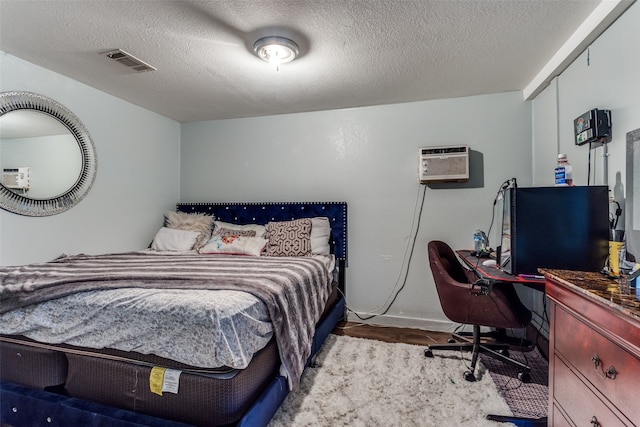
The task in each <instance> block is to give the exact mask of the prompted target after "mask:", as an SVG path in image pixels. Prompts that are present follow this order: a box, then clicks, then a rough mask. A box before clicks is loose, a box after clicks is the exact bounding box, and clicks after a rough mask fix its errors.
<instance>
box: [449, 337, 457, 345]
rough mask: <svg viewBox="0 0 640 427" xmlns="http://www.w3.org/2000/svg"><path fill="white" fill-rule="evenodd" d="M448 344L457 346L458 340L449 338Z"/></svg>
mask: <svg viewBox="0 0 640 427" xmlns="http://www.w3.org/2000/svg"><path fill="white" fill-rule="evenodd" d="M447 342H448V343H449V344H455V342H456V340H454V339H453V338H449V339H448V340H447Z"/></svg>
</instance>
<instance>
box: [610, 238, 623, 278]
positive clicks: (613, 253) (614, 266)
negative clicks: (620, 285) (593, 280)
mask: <svg viewBox="0 0 640 427" xmlns="http://www.w3.org/2000/svg"><path fill="white" fill-rule="evenodd" d="M622 245H624V242H612V241H609V274H611V275H613V276H618V275H619V274H620V253H621V252H622Z"/></svg>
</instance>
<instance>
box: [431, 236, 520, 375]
mask: <svg viewBox="0 0 640 427" xmlns="http://www.w3.org/2000/svg"><path fill="white" fill-rule="evenodd" d="M428 253H429V264H430V267H431V272H432V273H433V279H434V280H435V284H436V290H437V291H438V297H439V299H440V304H441V306H442V310H443V311H444V314H445V315H446V316H447V318H448V319H449V320H451V321H453V322H456V323H460V324H465V325H473V333H472V334H468V333H454V334H453V335H452V339H450V340H449V343H448V344H433V345H430V346H428V347H427V348H426V349H425V351H424V355H425V356H426V357H433V350H456V351H461V350H462V351H472V358H471V366H470V368H469V370H468V371H466V372H465V373H464V379H465V380H467V381H475V380H476V378H475V375H474V372H475V367H476V362H477V360H478V355H479V354H483V355H487V356H490V357H494V358H497V359H499V360H501V361H503V362H504V363H508V364H509V365H512V366H515V367H516V368H517V369H518V378H519V379H520V380H521V381H523V382H528V381H530V378H531V377H530V373H529V372H530V371H531V368H530V367H529V366H527V365H525V364H523V363H520V362H519V361H517V360H514V359H511V358H509V356H508V349H509V343H507V342H492V343H482V341H481V340H482V338H484V337H486V336H492V337H493V338H496V337H500V338H503V339H505V338H507V337H506V334H504V329H516V328H525V327H526V326H527V325H528V324H529V322H530V321H531V311H530V310H529V309H527V308H526V307H525V306H524V305H523V304H522V302H521V301H520V299H519V298H518V295H517V294H516V291H515V289H514V288H513V285H512V284H509V283H498V284H495V286H490V284H488V283H485V284H478V279H479V277H478V276H476V274H475V273H474V272H473V271H471V270H469V269H466V268H464V267H463V266H462V264H460V261H458V258H457V257H456V254H455V253H454V252H453V250H452V249H451V248H450V247H449V245H447V244H446V243H444V242H441V241H438V240H434V241H431V242H429V244H428ZM481 326H487V327H491V328H497V332H496V331H493V332H490V333H482V334H481V333H480V327H481ZM469 335H471V336H472V339H471V340H470V339H469V338H468V336H469ZM500 338H498V339H500ZM507 339H508V338H507ZM485 341H486V340H485ZM518 341H519V342H520V344H524V343H526V344H527V345H530V343H529V342H528V341H526V340H521V339H518Z"/></svg>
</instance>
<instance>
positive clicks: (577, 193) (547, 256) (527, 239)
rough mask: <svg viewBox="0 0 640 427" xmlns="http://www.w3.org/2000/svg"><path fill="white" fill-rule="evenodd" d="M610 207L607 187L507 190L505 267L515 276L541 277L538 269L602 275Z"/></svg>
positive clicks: (502, 262) (502, 250)
mask: <svg viewBox="0 0 640 427" xmlns="http://www.w3.org/2000/svg"><path fill="white" fill-rule="evenodd" d="M608 203H609V195H608V188H607V186H584V187H583V186H581V187H518V188H508V189H506V190H505V191H504V195H503V205H502V208H503V209H502V238H501V242H500V251H499V253H500V266H501V267H502V269H503V270H504V271H506V272H507V273H509V274H513V275H520V274H525V275H539V274H540V273H539V272H538V268H554V269H563V270H576V271H600V270H602V268H603V267H604V265H605V261H606V258H607V254H608V239H609V205H608Z"/></svg>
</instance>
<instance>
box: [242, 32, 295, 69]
mask: <svg viewBox="0 0 640 427" xmlns="http://www.w3.org/2000/svg"><path fill="white" fill-rule="evenodd" d="M253 51H254V52H255V53H256V55H258V57H259V58H262V59H264V60H265V61H267V62H268V63H269V64H271V65H272V66H273V67H274V68H275V69H276V70H278V68H279V66H280V64H286V63H287V62H291V61H293V60H294V59H295V58H296V56H298V54H299V53H300V49H299V48H298V45H297V44H295V43H294V42H293V41H292V40H289V39H287V38H285V37H277V36H272V37H263V38H261V39H259V40H258V41H256V42H255V44H254V45H253Z"/></svg>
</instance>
